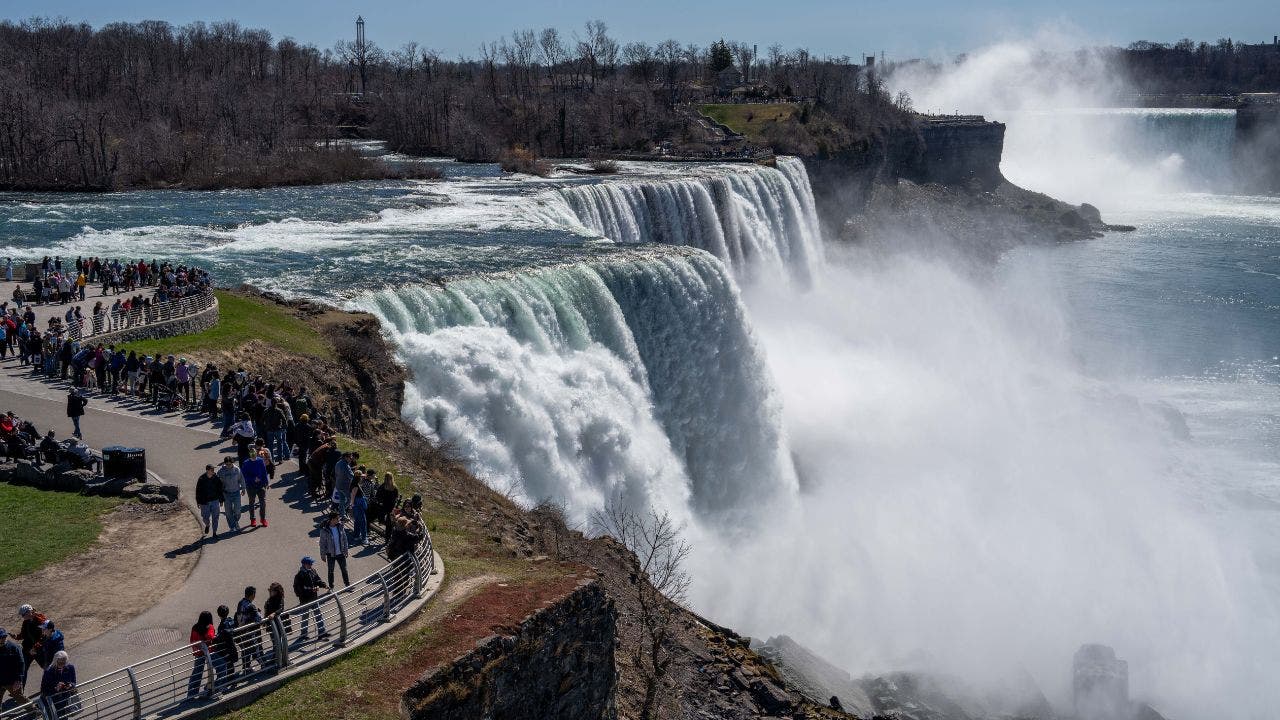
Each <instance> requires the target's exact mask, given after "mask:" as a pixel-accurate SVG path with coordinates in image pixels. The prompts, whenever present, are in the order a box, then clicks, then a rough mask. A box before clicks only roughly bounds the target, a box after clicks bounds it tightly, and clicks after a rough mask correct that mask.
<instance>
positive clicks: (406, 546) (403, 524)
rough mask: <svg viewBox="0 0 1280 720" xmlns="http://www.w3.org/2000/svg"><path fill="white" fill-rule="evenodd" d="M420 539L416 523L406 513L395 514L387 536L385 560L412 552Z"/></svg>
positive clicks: (392, 559)
mask: <svg viewBox="0 0 1280 720" xmlns="http://www.w3.org/2000/svg"><path fill="white" fill-rule="evenodd" d="M421 540H422V535H421V534H420V532H419V528H418V523H416V522H412V521H411V520H410V519H409V517H408V516H406V515H399V516H397V517H396V519H395V526H394V527H393V528H392V529H391V535H390V537H388V538H387V560H390V561H394V560H396V559H398V558H399V557H400V556H401V555H404V554H406V553H409V552H412V551H413V549H414V548H415V547H417V545H418V543H419V542H420V541H421Z"/></svg>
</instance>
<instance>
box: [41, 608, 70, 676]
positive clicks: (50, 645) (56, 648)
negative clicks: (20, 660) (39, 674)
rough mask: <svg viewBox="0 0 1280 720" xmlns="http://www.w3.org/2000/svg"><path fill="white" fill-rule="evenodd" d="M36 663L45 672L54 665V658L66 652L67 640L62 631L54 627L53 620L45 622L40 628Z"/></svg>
mask: <svg viewBox="0 0 1280 720" xmlns="http://www.w3.org/2000/svg"><path fill="white" fill-rule="evenodd" d="M35 649H36V662H38V663H39V664H40V667H42V668H44V669H45V670H48V669H49V666H50V665H52V664H53V656H54V655H56V654H57V653H58V652H60V651H62V650H66V649H67V648H66V640H65V638H63V636H62V631H61V630H59V629H58V628H56V627H54V624H53V621H52V620H45V621H44V624H42V625H41V626H40V642H39V643H37V644H36V648H35Z"/></svg>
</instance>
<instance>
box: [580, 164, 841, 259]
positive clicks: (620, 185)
mask: <svg viewBox="0 0 1280 720" xmlns="http://www.w3.org/2000/svg"><path fill="white" fill-rule="evenodd" d="M751 170H752V171H740V172H728V173H724V174H721V175H718V176H714V177H709V178H707V177H694V178H690V179H687V180H674V179H669V180H663V181H660V182H605V183H598V184H592V185H579V186H575V187H571V188H566V189H564V190H562V191H561V195H562V196H563V197H564V198H565V200H566V202H567V203H568V205H569V207H570V209H571V210H572V211H573V213H574V215H576V217H577V218H578V220H580V221H581V222H582V223H583V224H584V225H586V226H587V227H588V228H590V229H591V230H593V231H594V232H597V233H599V234H600V235H602V236H604V237H607V238H610V239H612V240H615V241H617V242H623V243H650V242H657V243H665V244H670V245H688V246H690V247H696V248H701V249H703V250H706V251H707V252H710V253H711V254H713V255H715V256H716V257H717V258H720V260H721V261H723V262H724V263H725V264H726V265H729V266H730V267H732V268H734V269H735V271H739V272H745V273H748V275H749V276H752V277H756V276H764V278H765V279H767V280H770V281H777V280H782V279H785V278H786V277H788V276H792V277H794V278H795V279H796V280H798V281H799V282H800V283H802V284H808V283H810V282H812V280H813V279H814V277H816V273H817V270H818V268H819V267H820V266H821V265H822V243H821V239H820V235H819V232H818V220H817V216H816V214H815V213H814V209H813V192H812V190H811V189H810V187H809V176H808V174H807V173H806V172H805V169H804V165H803V164H802V163H801V162H800V161H799V160H798V159H796V158H789V157H783V158H779V159H778V172H771V171H764V170H760V169H758V168H753V169H751Z"/></svg>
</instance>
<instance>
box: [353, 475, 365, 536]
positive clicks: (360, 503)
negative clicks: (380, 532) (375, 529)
mask: <svg viewBox="0 0 1280 720" xmlns="http://www.w3.org/2000/svg"><path fill="white" fill-rule="evenodd" d="M351 492H352V495H353V497H352V498H351V533H352V535H353V536H354V537H352V538H351V542H353V543H355V544H356V545H364V544H365V543H367V542H369V517H368V515H369V512H368V511H369V501H368V500H367V499H365V496H364V488H363V487H362V486H361V485H359V484H357V485H356V486H355V487H354V488H353V489H352V491H351Z"/></svg>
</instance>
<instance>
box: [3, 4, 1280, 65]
mask: <svg viewBox="0 0 1280 720" xmlns="http://www.w3.org/2000/svg"><path fill="white" fill-rule="evenodd" d="M1278 8H1280V4H1278V3H1277V1H1276V0H1232V1H1230V2H1177V1H1176V0H1175V1H1174V2H1169V0H1127V1H1125V0H1119V1H1117V0H1078V1H1076V2H1072V3H1064V2H1060V1H1052V0H1025V1H1023V2H1015V1H1014V0H980V1H977V2H968V3H962V2H956V1H955V0H945V1H944V0H915V1H914V2H909V3H904V2H895V1H893V0H888V1H886V2H874V3H873V2H857V3H854V2H837V1H835V0H782V1H781V2H779V1H778V0H767V1H766V0H736V1H734V2H729V1H726V0H692V1H691V0H645V1H642V2H634V1H633V2H590V1H589V0H548V1H544V2H528V1H527V0H525V1H521V0H487V1H486V2H465V3H459V2H440V0H431V1H427V0H365V1H364V2H363V3H361V2H337V1H336V0H222V1H221V2H189V1H187V0H134V1H133V2H103V1H102V0H0V17H4V18H6V19H22V18H26V17H31V16H33V15H44V16H52V17H59V16H61V17H66V18H68V19H70V20H75V21H84V22H89V23H91V24H93V25H101V24H103V23H107V22H112V21H116V20H143V19H161V20H168V21H169V22H173V23H176V24H181V23H186V22H190V21H192V20H228V19H234V20H238V21H239V22H240V23H242V24H244V25H249V26H252V27H264V28H266V29H268V30H270V31H271V32H272V33H273V34H274V35H275V36H276V37H284V36H290V37H293V38H295V39H298V40H301V41H303V42H307V43H311V44H315V45H318V46H321V47H332V46H333V44H334V42H335V41H337V40H339V39H343V38H347V37H349V36H350V35H351V34H352V33H353V30H352V22H353V21H354V18H355V16H356V14H363V15H364V16H365V19H366V21H367V22H368V35H369V39H371V40H373V41H375V42H377V43H378V44H379V45H381V46H383V47H384V48H395V47H399V46H400V45H402V44H404V43H406V42H409V41H411V40H412V41H416V42H418V43H419V44H420V45H424V46H427V47H431V48H434V49H436V50H438V51H440V52H441V53H442V54H444V55H447V56H451V57H452V56H457V55H459V54H465V55H470V56H474V55H475V54H476V49H477V47H479V45H480V43H481V42H484V41H486V40H493V39H496V38H498V37H500V36H502V35H504V34H507V33H509V32H510V31H511V30H513V29H517V28H541V27H546V26H548V25H554V26H556V27H558V28H560V29H561V30H562V31H567V30H573V29H576V28H580V27H581V26H582V23H583V22H585V21H586V20H591V19H601V20H604V21H605V22H606V23H608V24H609V27H610V28H611V30H612V32H613V34H614V35H615V36H617V37H618V38H619V39H621V40H622V41H623V42H629V41H631V40H648V41H654V42H656V41H660V40H663V39H666V38H669V37H674V38H676V39H678V40H680V41H682V42H693V43H697V44H699V45H703V46H705V45H707V44H708V43H709V42H711V41H712V40H715V39H716V38H719V37H724V38H726V39H730V40H739V41H743V42H752V43H757V44H759V46H760V48H761V50H762V51H763V49H764V48H765V47H767V46H769V45H771V44H773V43H780V44H782V45H783V46H784V47H787V48H791V47H798V46H804V47H808V48H810V49H811V50H812V51H814V52H817V53H820V54H835V55H850V56H855V57H856V56H858V55H859V54H862V53H866V52H878V51H881V50H883V51H885V52H887V53H888V54H889V56H890V57H891V58H896V59H905V58H907V57H916V56H923V55H929V56H937V57H942V56H947V55H951V54H954V53H957V52H963V51H967V50H972V49H975V48H978V47H981V46H983V45H987V44H990V43H992V42H996V41H1000V40H1006V39H1013V38H1021V37H1026V36H1028V35H1031V34H1032V33H1033V32H1035V31H1037V30H1043V29H1044V28H1046V27H1051V28H1061V29H1063V30H1064V32H1066V33H1067V34H1068V35H1069V36H1070V37H1072V38H1073V40H1078V41H1080V42H1089V43H1114V44H1128V43H1129V42H1131V41H1133V40H1137V39H1147V40H1159V41H1174V40H1177V39H1179V38H1182V37H1191V38H1194V39H1197V40H1201V39H1204V40H1214V39H1216V38H1219V37H1232V38H1235V39H1237V40H1245V41H1247V42H1262V41H1264V40H1265V41H1268V42H1269V41H1270V39H1271V36H1272V35H1274V34H1277V33H1280V9H1278Z"/></svg>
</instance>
